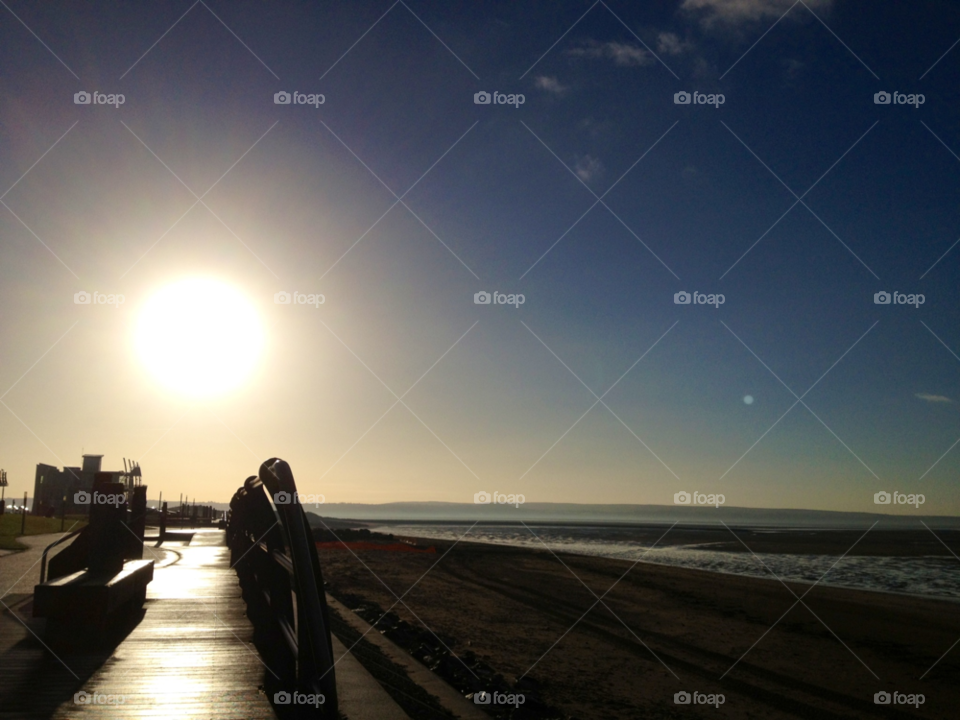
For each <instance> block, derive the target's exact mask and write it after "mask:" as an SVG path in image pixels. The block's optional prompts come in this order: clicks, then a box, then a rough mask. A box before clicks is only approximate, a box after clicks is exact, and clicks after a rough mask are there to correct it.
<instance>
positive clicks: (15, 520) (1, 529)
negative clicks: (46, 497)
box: [0, 513, 87, 550]
mask: <svg viewBox="0 0 960 720" xmlns="http://www.w3.org/2000/svg"><path fill="white" fill-rule="evenodd" d="M21 522H22V518H21V516H20V513H4V514H3V515H0V549H3V550H23V549H25V548H26V546H25V545H24V544H22V543H20V542H17V537H20V523H21ZM86 524H87V516H86V515H67V517H66V518H65V519H64V522H63V529H64V531H68V530H70V529H73V530H79V529H80V528H82V527H84V526H86ZM24 529H25V532H24V535H47V534H49V533H58V532H60V518H46V517H37V516H36V515H30V514H28V515H27V522H26V527H25V528H24Z"/></svg>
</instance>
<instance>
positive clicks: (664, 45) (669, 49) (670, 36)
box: [657, 32, 691, 55]
mask: <svg viewBox="0 0 960 720" xmlns="http://www.w3.org/2000/svg"><path fill="white" fill-rule="evenodd" d="M690 48H691V44H690V43H688V42H686V41H685V40H681V39H680V37H679V36H678V35H677V34H676V33H672V32H662V33H660V34H659V35H657V52H659V53H660V54H661V55H681V54H683V53H685V52H686V51H687V50H689V49H690Z"/></svg>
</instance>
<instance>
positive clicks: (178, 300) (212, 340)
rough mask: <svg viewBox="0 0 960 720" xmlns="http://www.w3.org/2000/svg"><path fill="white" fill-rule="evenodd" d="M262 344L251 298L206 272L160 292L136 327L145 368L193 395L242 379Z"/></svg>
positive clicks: (224, 387) (168, 384) (222, 388)
mask: <svg viewBox="0 0 960 720" xmlns="http://www.w3.org/2000/svg"><path fill="white" fill-rule="evenodd" d="M262 345H263V331H262V329H261V325H260V318H259V317H258V315H257V312H256V310H255V309H254V307H253V305H252V303H251V302H250V301H249V300H248V299H247V298H246V297H245V296H244V295H243V294H242V293H241V292H240V291H239V290H237V289H236V288H234V287H232V286H230V285H227V284H226V283H223V282H220V281H218V280H212V279H208V278H189V279H186V280H181V281H179V282H177V283H174V284H172V285H168V286H166V287H165V288H163V289H162V290H160V291H159V292H157V293H156V294H155V295H153V296H152V297H151V298H150V299H149V300H148V301H147V303H146V305H145V306H144V308H143V311H142V312H141V314H140V319H139V322H138V324H137V329H136V347H137V351H138V353H139V355H140V358H141V360H142V361H143V363H144V364H145V365H146V367H147V369H148V370H149V371H150V372H151V373H152V374H153V375H154V376H155V377H156V378H157V379H158V380H159V381H160V382H161V383H163V385H165V386H166V387H167V388H169V389H170V390H174V391H176V392H179V393H183V394H186V395H191V396H195V397H196V396H205V395H215V394H219V393H222V392H225V391H227V390H231V389H233V388H235V387H237V386H238V385H240V383H242V382H243V381H244V379H246V378H247V377H248V376H249V375H250V373H251V371H252V370H253V368H254V366H255V365H256V362H257V360H258V358H259V356H260V350H261V347H262Z"/></svg>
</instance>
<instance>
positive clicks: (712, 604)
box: [320, 534, 960, 720]
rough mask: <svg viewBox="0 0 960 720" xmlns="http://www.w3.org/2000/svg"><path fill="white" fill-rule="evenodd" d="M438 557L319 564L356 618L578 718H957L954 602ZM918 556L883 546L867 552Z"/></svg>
mask: <svg viewBox="0 0 960 720" xmlns="http://www.w3.org/2000/svg"><path fill="white" fill-rule="evenodd" d="M728 537H729V534H728ZM928 537H929V535H928ZM853 539H856V538H855V537H854V538H853ZM931 539H932V538H931ZM913 540H915V541H916V542H915V543H912V544H913V547H914V551H915V552H918V553H920V552H928V551H930V547H928V543H927V542H926V539H923V540H922V541H921V539H920V536H919V535H918V536H917V538H913ZM846 541H847V538H846V537H839V536H830V537H829V538H826V539H825V538H823V537H807V538H806V539H803V538H802V537H800V536H798V537H794V538H788V539H787V540H786V541H785V542H784V543H777V544H774V543H773V542H772V541H769V542H768V543H767V545H766V547H765V549H766V550H768V551H774V552H787V551H789V549H790V548H794V551H796V549H795V548H797V547H803V548H804V550H805V551H809V550H810V549H812V548H814V546H816V547H817V549H819V550H821V551H823V550H825V549H826V546H827V545H829V546H830V549H833V548H834V546H836V547H839V550H837V552H838V554H839V553H842V552H843V551H844V549H845V548H843V547H840V546H841V545H842V544H843V543H844V542H846ZM419 542H420V543H422V544H426V541H423V540H421V541H419ZM850 542H852V540H851V541H850ZM429 544H433V545H435V546H436V548H437V554H436V555H430V554H414V553H391V552H382V551H375V550H360V551H357V552H356V554H354V553H352V552H350V551H348V550H333V549H324V550H321V551H320V552H321V563H322V564H323V568H324V573H325V577H326V580H327V582H328V584H329V587H330V591H331V592H332V593H333V594H334V595H337V596H339V597H341V598H346V599H347V603H346V604H347V605H348V606H350V605H351V603H353V605H356V604H357V603H358V602H359V601H360V600H361V599H362V600H366V601H369V602H375V603H377V604H378V605H379V606H380V607H382V608H383V609H384V610H387V609H390V608H391V607H392V611H393V612H395V613H396V614H397V615H399V616H400V617H401V618H403V619H404V620H407V621H409V622H410V623H411V624H412V625H414V626H417V627H423V626H426V627H428V628H429V629H430V630H432V631H434V632H436V633H437V634H439V635H440V636H441V637H442V638H443V639H444V642H446V643H447V644H448V645H449V646H450V649H451V650H452V651H453V652H454V653H456V654H457V655H462V654H464V653H469V652H471V651H472V652H473V653H475V654H476V655H477V656H478V657H479V658H482V659H483V661H484V662H486V663H487V664H488V665H490V666H491V667H492V668H494V669H495V670H496V671H497V672H499V673H501V674H502V675H503V676H504V678H505V679H506V681H507V683H508V684H513V683H514V682H516V680H517V679H519V678H520V677H523V676H525V677H526V678H527V679H528V680H529V679H533V680H534V681H536V682H537V683H538V684H539V688H540V693H541V695H542V698H543V700H544V701H545V702H546V703H547V704H549V705H551V706H553V707H555V708H558V709H560V710H561V711H562V712H563V713H565V714H566V715H567V716H569V717H573V718H602V719H604V720H605V719H607V718H641V717H643V718H656V717H664V718H666V717H686V716H688V715H689V713H690V712H698V713H700V714H704V713H707V712H709V713H711V714H712V715H715V716H717V717H731V718H782V717H805V718H841V717H843V718H849V717H858V718H860V717H862V718H867V717H877V716H878V713H880V712H882V713H883V715H884V716H890V717H907V716H908V715H909V716H911V717H929V718H945V717H953V716H954V715H953V712H954V709H955V708H956V707H957V705H958V702H960V686H958V683H957V679H958V674H960V654H955V653H953V652H951V653H947V651H948V649H949V648H950V647H951V646H952V645H953V644H954V643H955V642H956V641H957V640H958V638H960V604H958V603H956V602H952V601H947V600H933V599H926V598H916V597H910V596H906V595H895V594H887V593H878V592H867V591H856V590H847V589H841V588H831V587H823V586H819V585H818V586H816V587H813V588H812V589H811V586H810V585H809V584H801V583H786V584H783V583H781V582H779V581H777V580H775V579H756V578H746V577H737V576H732V575H723V574H718V573H710V572H706V571H699V570H690V569H683V568H673V567H664V566H657V565H650V564H646V563H639V564H636V565H635V566H633V567H632V568H631V566H632V565H633V564H632V563H630V562H627V561H622V560H612V559H604V558H592V557H583V556H577V555H568V554H563V553H559V554H557V555H554V554H553V553H551V552H550V551H548V550H542V551H538V550H526V549H520V548H513V547H505V546H496V545H489V544H479V543H470V542H467V541H461V542H460V543H459V544H457V545H456V546H454V547H453V548H452V549H450V546H451V543H449V542H442V541H441V542H433V541H430V543H429ZM849 544H850V543H847V546H849ZM910 545H911V542H906V543H905V542H904V541H903V536H897V537H896V538H889V537H887V538H884V537H882V536H881V535H877V536H875V539H874V546H873V547H872V548H868V551H873V552H879V551H880V550H881V549H882V548H883V547H885V546H886V547H891V548H892V547H893V546H896V547H898V548H900V549H901V551H903V550H902V549H903V548H905V547H906V548H909V547H910ZM730 549H731V550H733V549H734V548H733V547H731V548H730ZM448 550H449V552H448ZM944 552H946V551H944ZM444 553H446V554H444ZM434 563H436V566H435V567H433V568H432V569H431V566H433V565H434ZM424 573H426V574H424ZM624 573H626V574H625V575H624ZM421 576H422V577H421ZM621 576H622V579H620V578H621ZM418 579H419V581H418ZM618 579H619V580H618ZM414 583H416V585H415V586H414V587H413V589H412V590H409V589H410V588H411V586H413V585H414ZM611 587H612V589H610V588H611ZM388 588H389V589H388ZM588 588H589V589H588ZM408 590H409V592H408ZM608 590H609V592H608ZM591 591H592V592H591ZM791 591H792V592H791ZM808 591H809V592H808ZM405 593H407V594H405ZM605 593H608V594H605ZM792 593H795V594H796V596H799V597H800V598H802V602H798V600H797V597H796V596H795V595H794V594H792ZM804 593H808V594H806V595H805V594H804ZM397 596H402V597H403V602H402V603H398V602H397ZM597 596H600V597H602V598H603V601H602V603H601V602H598V599H597ZM771 628H772V629H771ZM945 653H947V654H946V655H945V657H943V658H942V659H941V660H940V661H939V662H937V661H938V659H939V658H941V656H943V655H944V654H945ZM935 663H936V665H935ZM934 665H935V667H933V669H932V670H930V668H931V667H932V666H934ZM925 673H926V674H925ZM921 676H923V679H922V680H921V679H920V678H921ZM682 691H686V692H689V693H701V694H705V695H710V694H713V695H716V694H722V695H723V696H724V702H723V704H722V705H720V706H719V707H714V706H712V705H700V706H695V705H689V706H684V705H678V704H676V703H675V702H674V695H675V693H678V692H682ZM881 691H887V692H889V693H891V694H893V693H900V694H903V695H911V694H912V695H916V694H922V695H923V700H924V702H923V704H922V705H919V707H916V706H914V705H905V704H899V705H897V704H895V705H890V706H887V707H880V706H878V705H876V704H875V703H874V694H875V693H877V692H881ZM898 697H900V696H898Z"/></svg>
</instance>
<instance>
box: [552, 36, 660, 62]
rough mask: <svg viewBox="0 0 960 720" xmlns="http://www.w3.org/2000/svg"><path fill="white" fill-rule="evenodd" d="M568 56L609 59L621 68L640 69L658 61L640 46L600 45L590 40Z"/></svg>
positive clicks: (617, 43) (625, 44)
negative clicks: (641, 66)
mask: <svg viewBox="0 0 960 720" xmlns="http://www.w3.org/2000/svg"><path fill="white" fill-rule="evenodd" d="M567 54H568V55H574V56H576V57H588V58H609V59H610V60H613V64H614V65H619V66H620V67H638V66H640V65H652V64H653V63H655V62H656V59H655V58H654V57H653V55H651V54H650V53H649V52H647V51H646V50H644V49H643V48H642V47H640V46H639V45H631V44H630V43H619V42H612V41H611V42H606V43H598V42H597V41H596V40H590V41H588V42H587V43H585V44H584V45H582V46H580V47H578V48H573V49H572V50H568V51H567Z"/></svg>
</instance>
